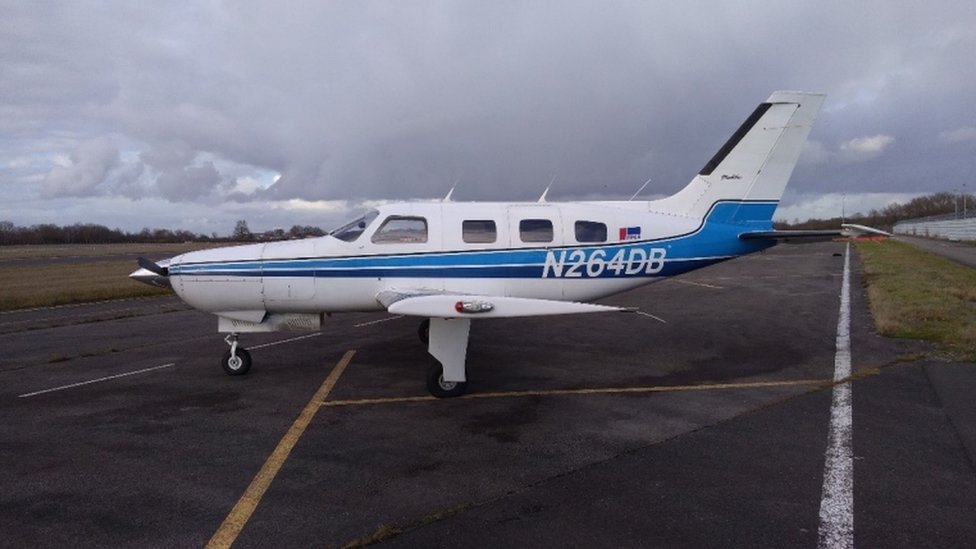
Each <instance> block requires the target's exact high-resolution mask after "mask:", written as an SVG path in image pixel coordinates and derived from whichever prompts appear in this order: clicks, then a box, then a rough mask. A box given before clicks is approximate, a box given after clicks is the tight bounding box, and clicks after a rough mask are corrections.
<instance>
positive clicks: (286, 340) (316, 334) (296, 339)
mask: <svg viewBox="0 0 976 549" xmlns="http://www.w3.org/2000/svg"><path fill="white" fill-rule="evenodd" d="M320 335H322V332H316V333H314V334H306V335H303V336H298V337H290V338H288V339H282V340H281V341H272V342H271V343H262V344H261V345H255V346H253V347H248V349H250V350H252V351H253V350H254V349H264V348H265V347H274V346H275V345H283V344H285V343H291V342H293V341H301V340H303V339H308V338H310V337H319V336H320Z"/></svg>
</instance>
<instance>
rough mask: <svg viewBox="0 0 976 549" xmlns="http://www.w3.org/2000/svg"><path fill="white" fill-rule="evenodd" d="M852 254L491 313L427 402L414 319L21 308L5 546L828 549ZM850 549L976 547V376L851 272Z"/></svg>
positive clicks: (773, 259)
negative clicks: (841, 342) (463, 381)
mask: <svg viewBox="0 0 976 549" xmlns="http://www.w3.org/2000/svg"><path fill="white" fill-rule="evenodd" d="M844 252H845V245H844V244H842V243H820V244H811V245H804V246H791V245H784V246H779V247H777V248H774V249H773V250H771V251H769V252H768V253H764V254H757V255H754V256H749V257H746V258H742V259H739V260H734V261H731V262H727V263H723V264H720V265H716V266H713V267H710V268H708V269H704V270H701V271H698V272H696V273H692V274H690V275H689V276H687V277H683V278H680V279H674V280H669V281H665V282H661V283H658V284H654V285H651V286H648V287H645V288H642V289H639V290H635V291H632V292H627V293H625V294H621V295H618V296H615V297H614V298H612V299H609V300H607V302H608V303H612V304H617V305H628V306H637V307H639V308H640V310H641V311H642V313H643V314H619V313H618V314H601V315H581V316H571V317H552V318H536V319H532V318H529V319H508V320H504V319H503V320H497V321H481V322H477V323H475V324H474V326H473V327H472V335H471V341H470V346H469V357H468V365H469V371H468V373H469V379H470V382H471V385H470V393H471V394H470V395H469V396H468V397H465V398H461V399H451V400H434V399H431V398H428V397H427V394H426V390H425V388H424V382H423V378H424V372H425V370H426V368H427V365H428V357H427V355H426V351H425V349H424V348H423V346H422V345H421V344H420V343H419V342H418V340H417V337H416V327H417V320H416V319H411V318H398V317H390V316H389V315H385V314H351V315H335V316H334V317H332V318H331V319H329V320H328V322H327V324H326V326H325V327H324V329H323V331H322V332H320V333H314V334H300V333H276V334H260V335H246V336H244V337H243V338H242V344H243V345H245V346H247V347H249V348H250V349H251V350H252V355H253V357H254V361H255V363H254V367H253V369H252V371H251V373H250V374H249V375H248V376H244V377H240V378H231V377H228V376H226V375H224V374H223V372H222V370H221V369H220V366H219V364H218V361H219V357H220V355H221V353H222V352H223V351H224V348H225V345H224V343H223V342H222V337H221V336H220V335H218V334H216V333H214V332H215V325H216V321H215V319H214V318H213V317H211V316H208V315H206V314H204V313H199V312H196V311H192V310H189V309H187V308H186V307H184V306H183V305H181V304H180V303H179V302H178V301H177V300H175V299H174V298H162V299H148V300H133V301H124V302H114V303H106V304H95V305H89V306H81V307H66V308H57V309H45V310H37V311H29V312H20V313H5V314H0V348H2V350H3V353H2V354H0V486H3V487H4V489H3V490H2V492H0V532H2V535H3V545H4V546H7V547H36V546H58V545H70V546H74V547H105V546H125V547H200V546H203V545H205V544H207V543H208V542H212V543H213V544H214V545H213V546H228V545H231V544H232V545H233V546H234V547H268V546H289V547H342V546H346V545H348V544H352V545H353V546H355V545H356V544H363V543H367V542H369V543H377V544H378V545H380V546H390V547H421V546H422V547H462V546H463V547H497V546H500V545H509V546H524V547H531V546H535V547H557V546H558V547H592V546H595V545H596V546H622V547H702V546H705V547H729V546H735V547H784V546H790V547H814V546H816V545H817V543H818V538H819V536H820V532H821V530H822V528H823V524H822V523H823V520H822V519H821V517H820V509H821V505H822V501H823V499H824V493H823V485H824V478H825V463H826V460H825V455H826V453H827V448H828V435H829V433H830V432H831V425H832V419H831V417H832V410H833V409H834V404H833V403H832V393H833V391H834V388H835V386H836V385H835V383H834V380H833V375H834V367H835V360H836V359H837V352H836V350H837V341H838V338H837V334H838V326H839V324H840V323H839V322H838V320H839V312H838V311H839V309H840V308H839V296H840V293H841V285H842V277H841V273H842V271H843V254H844ZM852 267H853V269H852V271H853V272H852V274H851V283H850V290H851V304H850V342H851V343H850V349H851V363H852V366H853V376H852V378H850V379H847V380H843V381H845V382H847V383H849V387H850V389H851V392H852V395H853V398H852V407H851V410H852V418H851V419H852V422H851V425H852V427H851V430H850V434H851V440H852V449H853V454H852V467H853V469H852V475H853V476H852V478H851V480H850V482H849V484H848V485H847V486H846V489H849V490H850V491H851V493H852V501H853V504H852V506H851V507H850V509H849V514H850V519H851V520H852V524H853V534H852V535H853V541H854V545H855V546H859V547H964V546H968V545H971V544H972V540H973V539H976V521H973V520H972V517H973V516H976V468H974V465H973V464H974V450H976V444H974V440H976V438H974V428H973V426H974V425H976V406H974V404H973V401H972V398H971V395H972V394H973V389H976V385H974V380H976V366H974V365H972V364H950V363H941V362H936V361H932V360H931V359H926V358H924V357H925V356H926V350H927V348H926V346H924V345H922V344H918V343H914V342H909V341H896V340H888V339H885V338H881V337H879V336H877V335H875V334H874V333H873V328H872V323H871V319H870V314H869V312H868V310H867V307H866V298H865V294H864V289H863V284H862V280H861V276H860V270H859V268H858V266H857V261H856V257H855V260H854V261H852Z"/></svg>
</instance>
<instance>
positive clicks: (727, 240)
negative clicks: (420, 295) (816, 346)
mask: <svg viewBox="0 0 976 549" xmlns="http://www.w3.org/2000/svg"><path fill="white" fill-rule="evenodd" d="M654 204H655V203H654V202H601V203H544V204H530V205H521V206H513V205H512V204H511V203H436V202H432V203H409V204H392V205H387V206H383V207H381V208H379V213H378V215H377V216H376V217H375V219H374V220H373V221H372V223H370V224H369V225H368V226H367V227H365V229H364V231H363V233H362V234H361V235H359V237H358V238H356V239H355V240H353V241H351V242H347V241H343V240H339V239H337V238H333V237H331V236H325V237H321V238H312V239H306V240H299V241H290V242H275V243H266V244H251V245H244V246H234V247H228V248H219V249H212V250H203V251H199V252H191V253H187V254H184V255H181V256H177V257H174V258H172V259H171V260H170V261H169V263H168V266H169V269H170V272H171V277H170V278H171V281H172V286H173V289H174V290H175V291H176V293H177V294H178V295H179V296H180V297H181V298H182V299H183V300H184V301H186V302H187V303H188V304H190V305H192V306H193V307H195V308H197V309H201V310H204V311H209V312H213V313H216V314H218V315H220V316H222V317H226V318H230V319H234V320H236V321H240V322H251V323H256V322H261V321H262V319H264V318H266V317H265V314H266V313H270V314H284V313H298V314H319V313H324V312H350V311H379V310H383V309H384V307H383V305H382V304H381V303H379V302H378V301H377V299H376V296H377V295H378V294H379V293H380V292H383V291H389V290H396V289H398V288H413V289H424V290H429V291H430V292H441V293H458V294H469V295H492V296H505V297H519V298H535V299H547V300H557V301H575V302H588V301H592V300H595V299H599V298H602V297H606V296H609V295H613V294H616V293H620V292H623V291H627V290H630V289H633V288H636V287H638V286H641V285H644V284H647V283H649V282H653V281H655V280H660V279H662V278H664V277H667V276H670V274H672V273H677V272H683V271H685V270H691V269H693V268H697V267H700V266H705V265H707V264H711V263H714V262H717V261H722V260H724V259H728V258H731V257H735V256H737V255H741V254H742V253H750V252H752V251H757V250H758V249H761V248H762V247H766V246H763V245H757V244H755V243H746V242H742V241H738V239H737V235H738V232H740V231H743V230H746V229H747V228H749V227H748V226H746V225H742V224H735V225H729V224H726V223H724V222H723V221H722V220H719V221H710V222H708V223H707V229H708V230H706V220H705V219H703V218H695V217H690V216H679V215H674V214H664V213H660V212H657V211H654V210H653V208H654ZM721 207H729V209H732V207H730V206H728V205H723V206H721ZM721 207H720V206H716V208H718V209H721ZM734 207H735V208H738V207H739V206H734ZM760 207H765V208H769V207H775V203H771V204H770V203H767V204H766V205H760ZM391 217H401V218H403V217H414V218H422V219H423V220H424V221H425V222H426V225H427V233H426V238H425V240H424V241H422V242H384V241H377V240H376V234H377V232H378V231H379V229H380V228H381V226H382V224H383V222H384V220H386V219H390V218H391ZM526 219H530V220H548V221H550V222H551V224H552V234H551V236H550V237H549V239H548V240H547V241H545V242H525V241H523V240H522V238H523V233H522V232H521V228H520V223H521V222H522V221H524V220H526ZM467 220H488V221H492V222H494V226H495V231H494V233H495V234H494V235H493V240H492V241H491V242H466V241H465V238H464V232H463V229H462V227H463V223H464V222H465V221H467ZM581 222H582V223H587V224H595V225H597V226H599V227H602V229H603V234H602V235H600V236H599V237H597V238H594V239H592V241H591V240H590V239H587V238H586V237H581V235H580V232H579V231H580V228H579V223H581ZM692 240H694V244H692ZM701 250H706V253H701ZM194 269H196V270H194Z"/></svg>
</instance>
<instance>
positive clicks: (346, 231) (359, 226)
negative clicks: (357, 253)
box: [329, 210, 380, 242]
mask: <svg viewBox="0 0 976 549" xmlns="http://www.w3.org/2000/svg"><path fill="white" fill-rule="evenodd" d="M378 215H380V212H378V211H376V210H370V211H368V212H366V213H365V214H364V215H363V216H362V217H360V218H358V219H356V220H353V221H350V222H349V223H346V224H345V225H343V226H341V227H339V228H338V229H336V230H334V231H332V232H331V233H329V234H330V235H332V236H334V237H335V238H338V239H339V240H343V241H345V242H353V241H354V240H356V239H357V238H359V235H361V234H363V231H365V230H366V227H369V224H370V223H372V222H373V220H374V219H376V216H378Z"/></svg>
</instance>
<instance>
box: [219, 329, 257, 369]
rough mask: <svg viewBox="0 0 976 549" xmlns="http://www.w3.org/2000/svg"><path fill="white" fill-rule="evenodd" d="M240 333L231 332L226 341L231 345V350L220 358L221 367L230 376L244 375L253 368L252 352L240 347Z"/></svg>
mask: <svg viewBox="0 0 976 549" xmlns="http://www.w3.org/2000/svg"><path fill="white" fill-rule="evenodd" d="M239 338H240V336H239V334H237V333H232V334H229V335H228V336H227V337H226V338H224V341H225V342H227V344H228V345H230V350H229V351H227V352H225V353H224V356H223V357H222V358H221V359H220V367H221V368H223V369H224V372H225V373H226V374H227V375H229V376H242V375H244V374H246V373H247V372H248V370H250V369H251V353H249V352H247V349H245V348H243V347H238V346H237V343H238V339H239Z"/></svg>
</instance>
